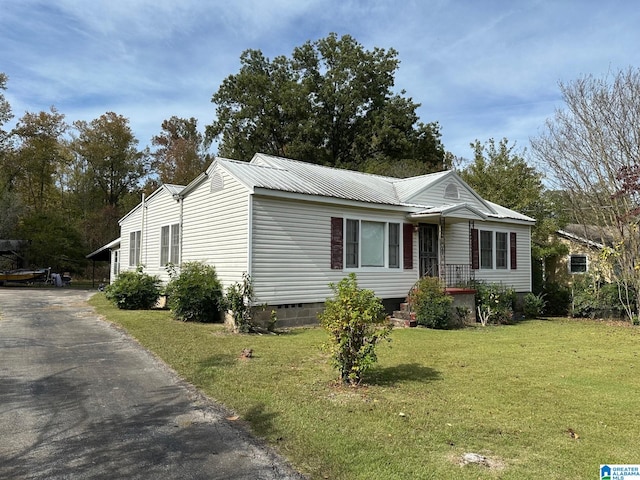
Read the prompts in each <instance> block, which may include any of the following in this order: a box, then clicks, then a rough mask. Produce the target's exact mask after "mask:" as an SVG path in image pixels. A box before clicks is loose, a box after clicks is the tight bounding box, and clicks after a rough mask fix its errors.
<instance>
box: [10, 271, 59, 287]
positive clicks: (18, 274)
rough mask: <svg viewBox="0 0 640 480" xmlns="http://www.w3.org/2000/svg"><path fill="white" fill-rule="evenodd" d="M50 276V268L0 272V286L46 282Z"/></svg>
mask: <svg viewBox="0 0 640 480" xmlns="http://www.w3.org/2000/svg"><path fill="white" fill-rule="evenodd" d="M50 276H51V268H37V269H28V268H19V269H17V270H3V271H0V285H4V283H5V282H11V283H35V282H47V281H48V280H49V278H50Z"/></svg>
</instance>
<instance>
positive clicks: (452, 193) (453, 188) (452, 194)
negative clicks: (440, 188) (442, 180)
mask: <svg viewBox="0 0 640 480" xmlns="http://www.w3.org/2000/svg"><path fill="white" fill-rule="evenodd" d="M444 198H449V199H451V200H460V190H458V185H456V184H455V183H448V184H447V186H446V187H445V189H444Z"/></svg>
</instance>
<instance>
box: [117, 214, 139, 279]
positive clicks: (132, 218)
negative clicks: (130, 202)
mask: <svg viewBox="0 0 640 480" xmlns="http://www.w3.org/2000/svg"><path fill="white" fill-rule="evenodd" d="M136 230H142V207H141V206H140V205H138V206H137V207H136V208H134V209H133V210H132V211H131V212H130V213H129V214H128V215H127V217H126V218H124V219H123V220H121V223H120V271H121V272H125V271H127V270H135V269H136V265H129V263H130V262H129V252H130V248H129V247H130V245H129V234H130V233H131V232H135V231H136ZM112 278H113V277H112ZM113 279H114V278H113ZM114 280H115V279H114Z"/></svg>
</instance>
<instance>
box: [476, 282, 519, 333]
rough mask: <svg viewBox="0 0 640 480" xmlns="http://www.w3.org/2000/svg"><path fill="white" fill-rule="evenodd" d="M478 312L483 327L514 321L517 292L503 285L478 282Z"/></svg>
mask: <svg viewBox="0 0 640 480" xmlns="http://www.w3.org/2000/svg"><path fill="white" fill-rule="evenodd" d="M475 289H476V312H477V314H478V319H479V320H480V323H482V325H487V324H490V323H493V324H498V325H499V324H507V323H511V322H512V321H513V306H514V303H515V300H516V294H515V291H514V290H513V289H511V288H508V287H505V286H504V285H502V284H501V283H488V282H476V285H475Z"/></svg>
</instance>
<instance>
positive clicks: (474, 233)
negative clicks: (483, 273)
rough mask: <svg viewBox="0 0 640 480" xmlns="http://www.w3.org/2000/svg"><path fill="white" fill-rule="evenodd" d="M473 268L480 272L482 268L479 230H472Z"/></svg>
mask: <svg viewBox="0 0 640 480" xmlns="http://www.w3.org/2000/svg"><path fill="white" fill-rule="evenodd" d="M471 268H472V269H473V270H478V269H479V268H480V248H479V245H478V229H477V228H472V229H471Z"/></svg>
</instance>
